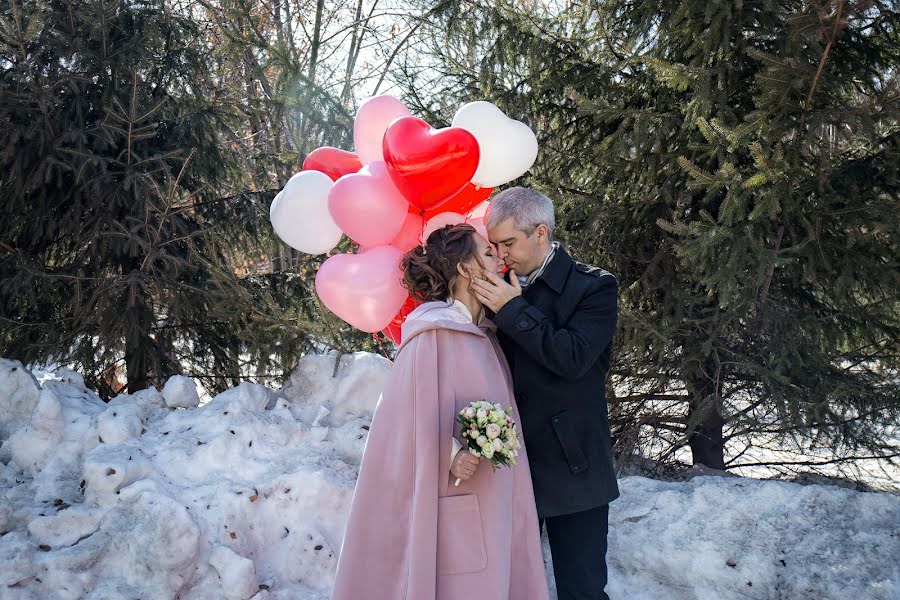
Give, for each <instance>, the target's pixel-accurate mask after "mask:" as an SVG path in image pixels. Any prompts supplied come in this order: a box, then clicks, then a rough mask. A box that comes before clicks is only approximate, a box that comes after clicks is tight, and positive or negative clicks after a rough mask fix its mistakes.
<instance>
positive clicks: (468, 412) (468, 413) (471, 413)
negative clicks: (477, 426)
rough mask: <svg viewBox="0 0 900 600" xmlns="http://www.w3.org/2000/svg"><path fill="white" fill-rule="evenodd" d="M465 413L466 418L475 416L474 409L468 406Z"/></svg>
mask: <svg viewBox="0 0 900 600" xmlns="http://www.w3.org/2000/svg"><path fill="white" fill-rule="evenodd" d="M465 415H466V418H467V419H474V418H475V409H474V408H472V407H471V406H470V407H469V408H467V409H466V412H465Z"/></svg>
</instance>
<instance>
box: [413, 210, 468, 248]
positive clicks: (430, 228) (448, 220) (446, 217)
mask: <svg viewBox="0 0 900 600" xmlns="http://www.w3.org/2000/svg"><path fill="white" fill-rule="evenodd" d="M465 222H466V218H465V217H464V216H462V215H461V214H459V213H455V212H444V213H441V214H439V215H437V216H435V217H432V218H431V219H429V220H428V222H427V223H425V231H423V232H422V242H423V243H425V242H427V241H428V236H429V235H431V234H432V233H434V232H435V231H437V230H438V229H440V228H441V227H446V226H447V225H456V224H457V223H465Z"/></svg>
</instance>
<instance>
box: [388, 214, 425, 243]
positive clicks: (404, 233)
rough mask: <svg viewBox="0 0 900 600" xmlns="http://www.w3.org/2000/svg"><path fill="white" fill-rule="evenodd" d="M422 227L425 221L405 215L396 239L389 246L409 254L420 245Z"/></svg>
mask: <svg viewBox="0 0 900 600" xmlns="http://www.w3.org/2000/svg"><path fill="white" fill-rule="evenodd" d="M424 226H425V221H424V219H422V217H420V216H419V215H416V214H413V213H406V220H405V221H404V222H403V227H402V228H401V229H400V233H398V234H397V237H395V238H394V239H393V240H392V241H391V246H394V247H395V248H400V250H402V251H403V252H409V251H410V250H412V249H413V248H415V247H416V246H418V245H419V244H421V243H422V241H421V239H422V228H423V227H424Z"/></svg>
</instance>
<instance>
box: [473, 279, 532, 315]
mask: <svg viewBox="0 0 900 600" xmlns="http://www.w3.org/2000/svg"><path fill="white" fill-rule="evenodd" d="M481 276H482V279H478V278H473V279H472V292H473V293H474V294H475V297H476V298H478V301H479V302H481V303H482V304H484V305H485V306H487V307H488V308H490V309H491V310H492V311H493V312H494V314H497V313H498V312H500V309H501V308H503V307H504V306H505V305H506V303H507V302H509V301H510V300H512V299H513V298H515V297H516V296H521V295H522V286H521V285H519V278H518V277H516V272H515V271H510V272H509V280H510V281H511V282H512V285H510V284H509V283H506V281H504V280H503V279H502V278H500V276H499V275H497V274H496V273H491V272H490V271H485V270H483V269H482V271H481Z"/></svg>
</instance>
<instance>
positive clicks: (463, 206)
mask: <svg viewBox="0 0 900 600" xmlns="http://www.w3.org/2000/svg"><path fill="white" fill-rule="evenodd" d="M493 191H494V188H480V187H476V186H475V184H474V183H468V184H466V187H464V188H463V189H462V191H461V192H460V193H458V194H457V195H455V196H453V197H452V198H450V199H449V200H447V201H446V202H442V203H441V204H439V205H438V206H437V207H436V208H432V209H431V210H426V211H425V214H423V215H422V218H423V219H425V220H426V221H427V220H428V219H430V218H431V217H433V216H435V215H439V214H441V213H442V212H455V213H459V214H461V215H464V214H466V213H468V212H469V211H470V210H472V209H473V208H475V207H476V206H478V205H479V204H480V203H482V202H484V201H485V200H486V199H487V197H488V196H490V195H491V192H493Z"/></svg>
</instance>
